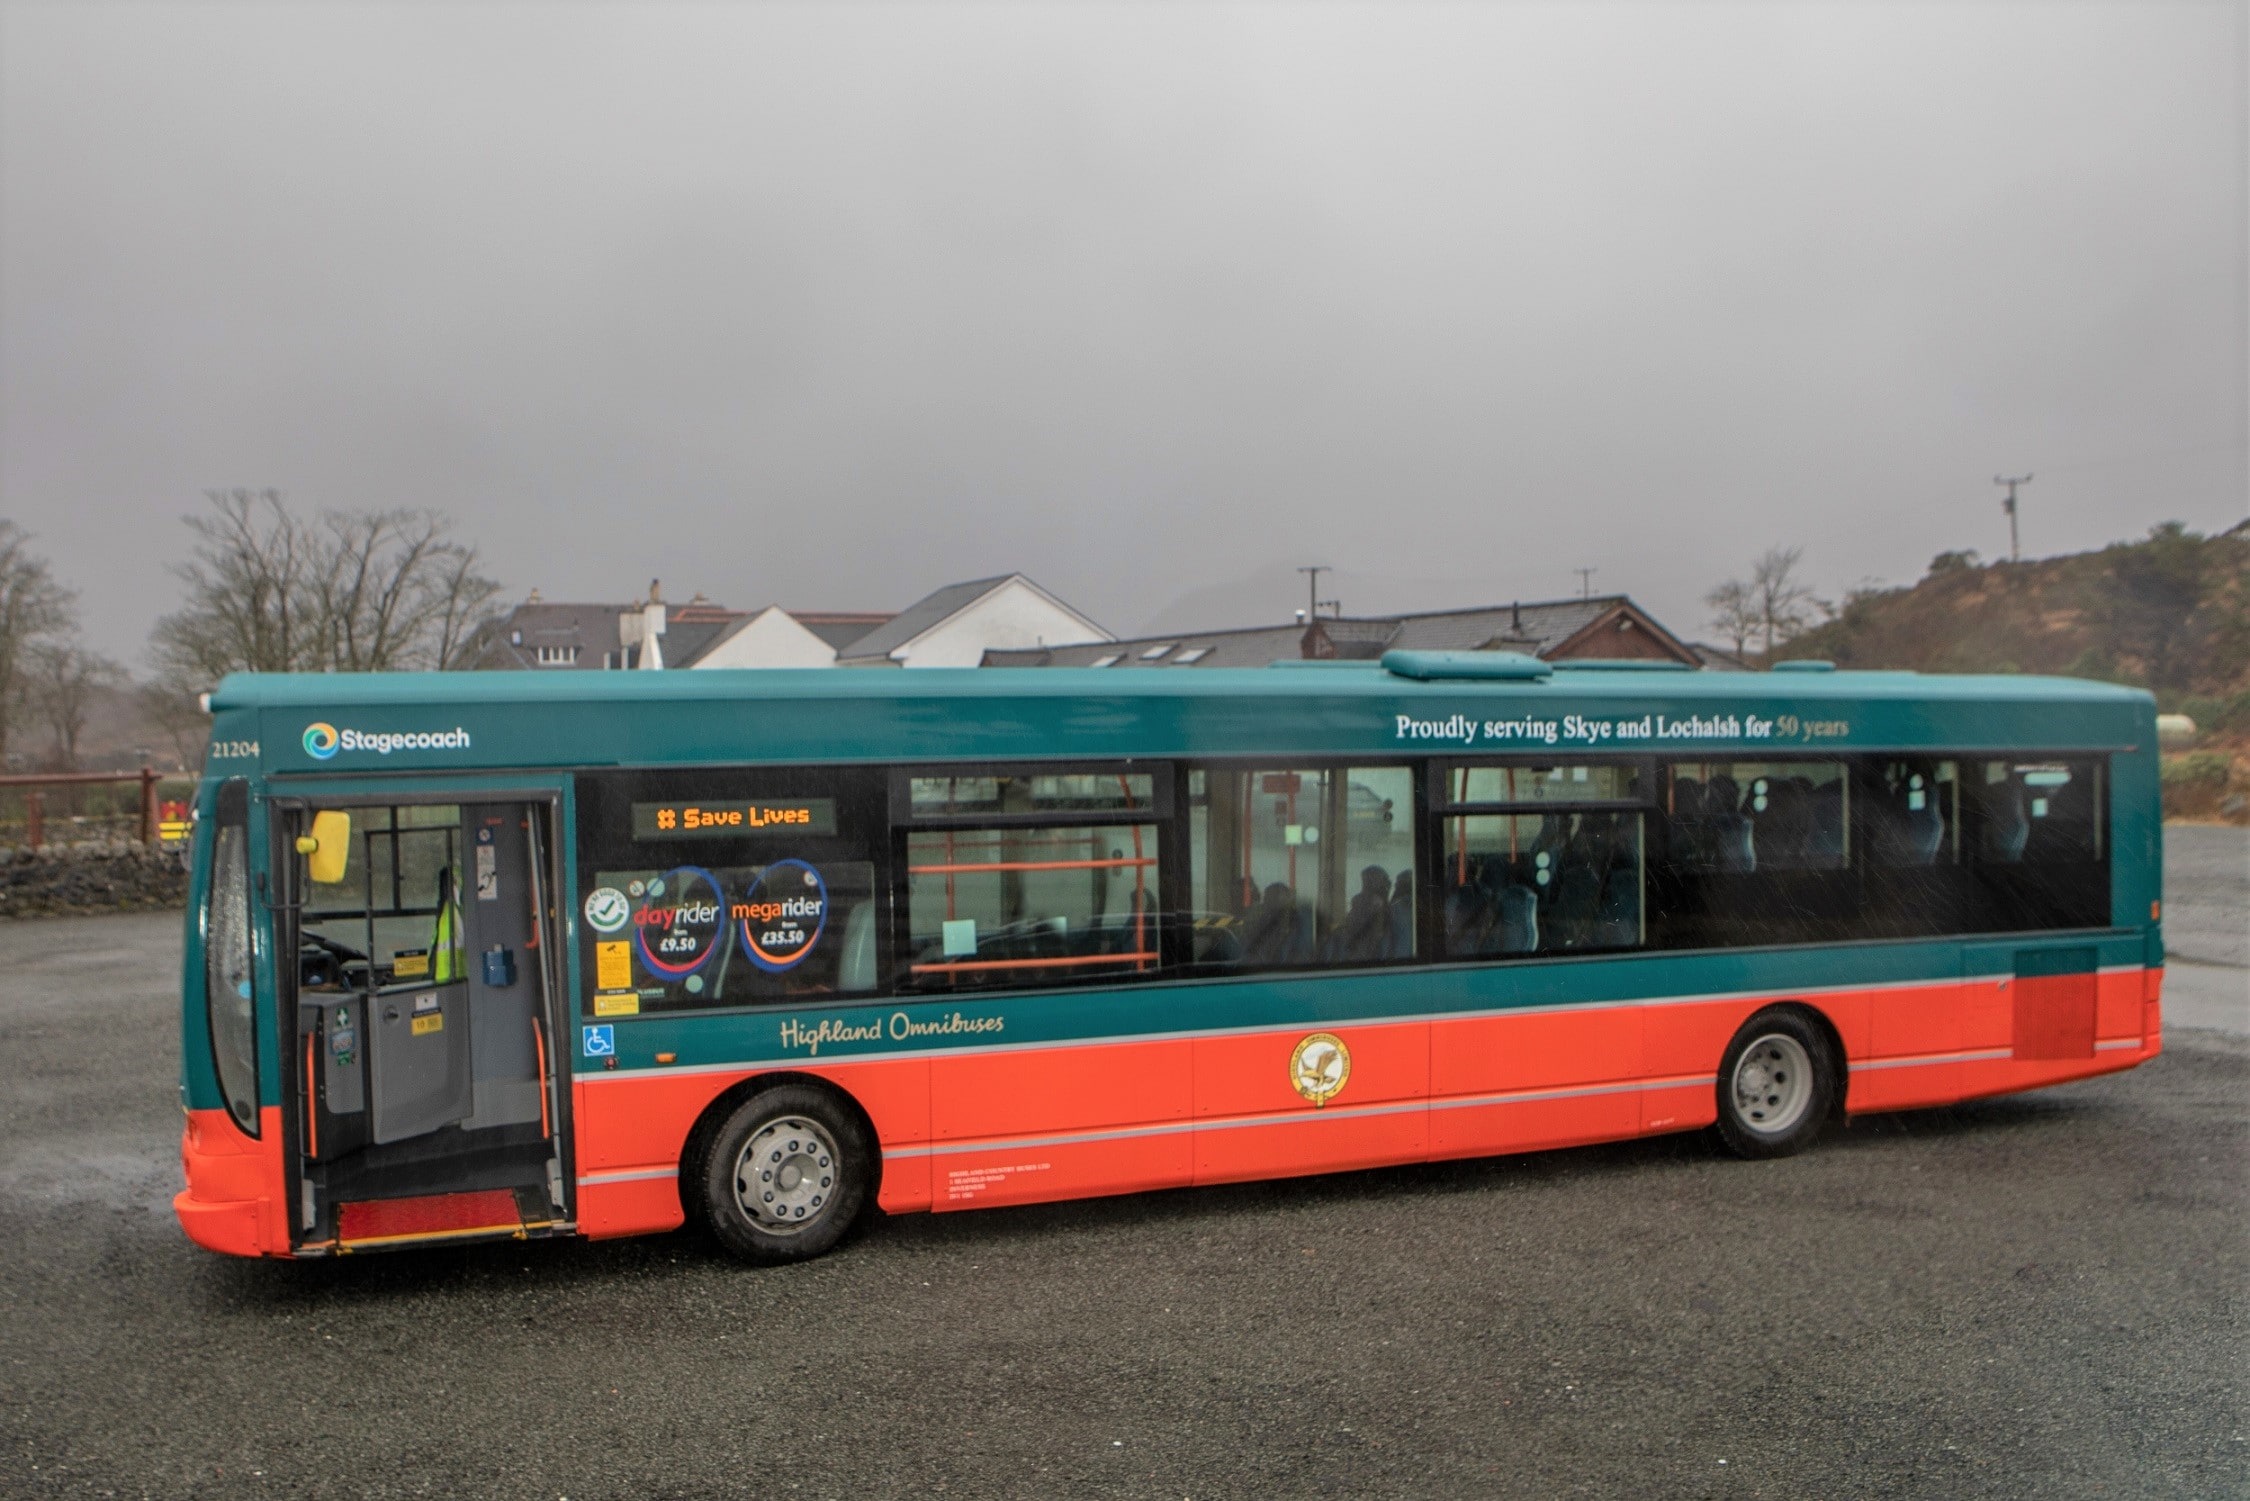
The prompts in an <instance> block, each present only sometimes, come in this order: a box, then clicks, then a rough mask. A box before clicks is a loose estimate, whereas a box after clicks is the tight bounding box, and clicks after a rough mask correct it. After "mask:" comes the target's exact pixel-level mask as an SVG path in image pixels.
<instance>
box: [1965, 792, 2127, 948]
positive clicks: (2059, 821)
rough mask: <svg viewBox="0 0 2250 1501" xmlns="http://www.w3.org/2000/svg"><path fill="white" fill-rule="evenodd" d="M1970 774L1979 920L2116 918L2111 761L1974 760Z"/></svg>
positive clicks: (2028, 922) (1999, 925)
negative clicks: (2107, 774) (2108, 785)
mask: <svg viewBox="0 0 2250 1501" xmlns="http://www.w3.org/2000/svg"><path fill="white" fill-rule="evenodd" d="M1963 769H1964V772H1965V775H1964V776H1963V778H1962V783H1963V786H1962V800H1963V802H1964V804H1966V806H1965V807H1964V809H1963V815H1962V824H1963V833H1962V839H1963V843H1964V844H1965V845H1966V846H1967V849H1968V866H1969V870H1970V872H1971V875H1972V877H1973V890H1974V895H1975V897H1976V899H1977V900H1978V901H1979V903H1980V904H1981V908H1982V910H1981V916H1980V920H1979V923H1978V925H1979V926H1980V927H1982V928H1989V929H1993V930H2024V929H2036V928H2087V927H2101V926H2104V925H2106V924H2107V923H2108V922H2109V920H2110V909H2109V842H2108V839H2107V838H2106V837H2105V835H2106V830H2107V824H2108V818H2109V812H2108V809H2107V807H2106V806H2105V799H2104V796H2103V793H2104V790H2105V789H2104V785H2103V772H2104V771H2105V770H2106V767H2105V765H2104V763H2103V762H2101V761H2099V760H2094V759H2091V758H2063V757H2053V758H2049V757H2028V756H2027V757H2019V758H2011V759H2008V760H2003V761H1971V762H1968V763H1966V764H1965V766H1964V768H1963Z"/></svg>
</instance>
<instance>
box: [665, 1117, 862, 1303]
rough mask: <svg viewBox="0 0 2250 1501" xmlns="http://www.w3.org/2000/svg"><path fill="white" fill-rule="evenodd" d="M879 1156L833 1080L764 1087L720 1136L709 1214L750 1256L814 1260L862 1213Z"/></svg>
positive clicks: (706, 1181) (737, 1250) (707, 1189)
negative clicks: (824, 1085) (831, 1085)
mask: <svg viewBox="0 0 2250 1501" xmlns="http://www.w3.org/2000/svg"><path fill="white" fill-rule="evenodd" d="M873 1162H874V1143H873V1142H872V1141H871V1140H870V1139H869V1136H868V1133H867V1128H866V1127H865V1126H863V1125H862V1124H861V1123H860V1122H859V1120H858V1118H857V1117H856V1116H854V1115H853V1114H852V1112H851V1111H849V1110H847V1109H845V1108H844V1107H843V1106H842V1105H841V1104H839V1103H838V1102H837V1100H836V1099H835V1097H834V1096H832V1095H830V1094H829V1093H828V1092H827V1091H826V1090H822V1089H815V1088H813V1087H811V1086H809V1085H804V1084H784V1085H781V1086H779V1087H777V1088H774V1089H768V1090H764V1091H762V1092H760V1093H758V1094H754V1095H752V1096H750V1098H749V1099H747V1100H744V1101H743V1102H742V1104H741V1105H739V1106H737V1107H736V1108H735V1111H734V1113H733V1114H732V1115H730V1116H728V1117H727V1119H726V1122H725V1124H723V1125H721V1126H720V1127H719V1130H718V1134H717V1135H716V1136H714V1137H713V1138H712V1141H711V1148H710V1152H709V1154H708V1156H706V1157H705V1159H704V1167H703V1213H704V1218H705V1220H706V1221H707V1222H708V1223H709V1225H710V1227H711V1233H712V1234H713V1235H716V1236H717V1237H718V1238H719V1244H721V1245H723V1246H725V1247H726V1248H727V1249H728V1250H729V1251H731V1252H733V1253H734V1254H735V1255H736V1256H739V1257H741V1258H742V1259H743V1260H745V1261H754V1262H760V1263H764V1264H769V1265H770V1264H773V1263H778V1262H787V1261H809V1260H810V1259H812V1258H813V1257H815V1256H819V1255H822V1254H823V1253H825V1252H827V1251H829V1250H832V1249H834V1247H835V1245H836V1243H837V1242H838V1241H840V1240H842V1239H843V1238H844V1235H845V1233H846V1232H847V1231H849V1230H850V1229H851V1228H852V1226H853V1225H854V1224H855V1223H857V1222H858V1220H859V1218H860V1214H861V1211H863V1210H864V1209H865V1208H866V1207H867V1188H868V1182H869V1179H870V1176H871V1172H870V1170H871V1167H872V1164H873Z"/></svg>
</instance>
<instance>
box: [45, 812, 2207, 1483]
mask: <svg viewBox="0 0 2250 1501" xmlns="http://www.w3.org/2000/svg"><path fill="white" fill-rule="evenodd" d="M2229 832H2231V831H2229ZM2189 843H2190V842H2189V841H2181V840H2178V839H2175V840H2174V850H2175V852H2176V854H2175V858H2178V852H2181V851H2184V850H2185V849H2186V848H2187V846H2188V844H2189ZM2191 858H2193V857H2192V856H2191ZM2217 858H2222V859H2223V858H2224V855H2223V851H2222V852H2221V855H2220V856H2218V857H2217ZM2170 900H2171V902H2172V906H2171V909H2170V915H2171V917H2172V919H2173V929H2172V932H2173V940H2174V942H2176V943H2184V942H2186V941H2187V935H2188V934H2191V933H2193V932H2195V931H2197V930H2196V928H2195V926H2194V924H2193V922H2192V921H2183V917H2184V915H2185V914H2183V910H2182V909H2183V907H2184V906H2185V905H2186V903H2184V902H2183V901H2182V898H2181V896H2180V895H2179V894H2175V895H2174V896H2173V897H2172V898H2171V899H2170ZM2240 914H2241V909H2240V908H2239V907H2238V908H2236V910H2235V913H2234V915H2233V918H2232V920H2233V921H2234V922H2235V923H2236V924H2237V925H2238V929H2239V924H2240V922H2241V915H2240ZM2219 917H2220V921H2221V926H2222V928H2223V925H2224V922H2225V921H2226V920H2227V916H2226V914H2225V913H2224V912H2223V911H2222V912H2221V913H2220V914H2219ZM178 930H179V919H178V917H177V916H176V915H174V916H169V917H149V916H126V917H112V918H89V919H58V920H54V921H49V922H40V923H20V924H10V925H0V1049H4V1050H5V1054H6V1056H7V1058H8V1061H9V1074H8V1078H9V1085H8V1089H7V1091H6V1092H5V1094H0V1126H4V1128H5V1129H4V1130H0V1240H4V1244H5V1246H6V1250H5V1252H4V1253H0V1494H7V1495H31V1496H45V1495H57V1496H61V1495H71V1496H78V1495H101V1494H118V1495H152V1496H161V1497H178V1496H245V1495H261V1494H271V1495H275V1496H382V1497H388V1496H416V1495H497V1496H524V1497H535V1496H536V1497H568V1498H572V1501H594V1498H601V1497H630V1496H659V1497H662V1496H676V1497H691V1496H692V1497H700V1496H715V1495H741V1496H759V1497H790V1496H807V1497H813V1496H849V1497H854V1498H860V1497H871V1496H891V1495H905V1494H915V1495H922V1494H947V1495H968V1496H986V1495H991V1496H1017V1495H1022V1496H1063V1495H1071V1496H1078V1495H1098V1496H1132V1497H1141V1496H1148V1497H1197V1498H1200V1497H1228V1496H1269V1495H1278V1494H1294V1495H1313V1496H1321V1495H1351V1496H1365V1495H1400V1496H1421V1495H1428V1496H1460V1495H1524V1496H1562V1495H1602V1496H1651V1495H1661V1496H1676V1497H1699V1496H1710V1497H1735V1496H1771V1497H1801V1496H1824V1495H1853V1496H1936V1495H1944V1496H2042V1497H2051V1496H2094V1495H2110V1496H2136V1497H2139V1496H2194V1497H2209V1496H2219V1495H2241V1494H2245V1493H2250V1414H2246V1404H2250V1379H2246V1377H2250V1369H2246V1365H2250V1362H2246V1357H2245V1354H2244V1352H2245V1350H2250V1338H2246V1337H2245V1336H2246V1334H2250V1331H2246V1329H2245V1327H2244V1326H2245V1322H2246V1320H2245V1310H2244V1303H2243V1289H2244V1288H2245V1286H2246V1285H2250V1275H2246V1274H2250V1237H2246V1234H2245V1226H2246V1224H2250V1218H2246V1215H2245V1207H2246V1205H2245V1201H2246V1198H2250V1193H2246V1174H2245V1172H2244V1164H2245V1161H2246V1157H2245V1147H2246V1144H2250V1142H2246V1138H2250V1122H2246V1115H2250V1112H2246V1110H2245V1100H2246V1087H2245V1086H2246V1084H2250V1043H2246V1042H2244V1041H2243V1040H2241V1039H2238V1038H2235V1037H2231V1036H2227V1035H2223V1034H2220V1033H2214V1032H2192V1031H2183V1032H2179V1033H2176V1034H2175V1035H2174V1037H2173V1038H2172V1040H2171V1047H2170V1051H2169V1052H2168V1053H2167V1054H2166V1055H2165V1056H2164V1057H2162V1058H2160V1059H2158V1060H2157V1061H2156V1062H2154V1063H2152V1064H2150V1065H2148V1066H2147V1067H2145V1068H2143V1069H2140V1070H2138V1071H2136V1072H2134V1073H2130V1074H2125V1075H2120V1076H2115V1077H2112V1078H2108V1079H2102V1080H2096V1081H2092V1082H2089V1083H2086V1084H2079V1085H2072V1086H2069V1087H2066V1088H2062V1089H2057V1090H2050V1091H2046V1092H2044V1093H2041V1094H2036V1095H2029V1096H2021V1097H2017V1098H2013V1099H2007V1100H1997V1101H1989V1102H1984V1103H1980V1104H1976V1105H1973V1106H1966V1107H1961V1108H1957V1109H1953V1110H1947V1111H1937V1112H1928V1113H1923V1114H1917V1115H1910V1116H1885V1117H1872V1118H1865V1119H1862V1120H1860V1121H1858V1122H1856V1123H1855V1124H1854V1125H1853V1126H1852V1128H1851V1129H1850V1130H1849V1131H1847V1132H1844V1133H1842V1134H1840V1135H1838V1136H1836V1137H1834V1138H1833V1139H1831V1140H1829V1141H1827V1142H1825V1143H1823V1144H1822V1146H1821V1147H1820V1148H1819V1149H1817V1150H1816V1151H1814V1152H1812V1153H1810V1154H1808V1155H1805V1156H1802V1157H1798V1158H1793V1159H1790V1160H1788V1161H1784V1162H1779V1163H1767V1164H1746V1163H1739V1162H1734V1161H1731V1160H1725V1159H1722V1158H1720V1157H1718V1156H1716V1155H1714V1154H1713V1153H1712V1152H1711V1151H1710V1150H1709V1149H1708V1148H1707V1147H1706V1146H1705V1145H1704V1144H1703V1143H1702V1141H1701V1140H1700V1139H1699V1138H1695V1137H1680V1138H1665V1139H1661V1140H1656V1141H1648V1142H1637V1143H1628V1144H1623V1145H1618V1146H1611V1147H1602V1148H1593V1149H1587V1150H1583V1151H1573V1152H1562V1153H1550V1154H1545V1155H1541V1156H1534V1157H1524V1158H1515V1159H1509V1160H1504V1161H1497V1162H1485V1163H1470V1164H1457V1165H1450V1166H1444V1167H1429V1168H1414V1169H1407V1170H1398V1171H1390V1172H1381V1173H1362V1174H1352V1175H1346V1176H1340V1177H1333V1178H1324V1179H1315V1180H1304V1181H1298V1182H1293V1183H1282V1184H1264V1185H1256V1186H1250V1187H1242V1188H1228V1189H1212V1190H1200V1191H1184V1192H1178V1193H1168V1194H1156V1195H1147V1196H1142V1197H1137V1198H1131V1199H1121V1200H1111V1201H1100V1202H1093V1203H1084V1204H1074V1205H1062V1206H1054V1207H1047V1208H1036V1209H1020V1210H994V1211H985V1212H981V1213H974V1214H964V1215H957V1216H947V1217H939V1218H933V1217H930V1216H917V1217H912V1218H905V1219H898V1220H891V1221H886V1222H882V1223H880V1224H878V1225H876V1226H875V1227H874V1228H873V1230H872V1232H871V1233H870V1234H869V1235H867V1236H866V1237H865V1238H863V1239H862V1240H860V1241H858V1242H857V1243H855V1244H853V1245H850V1246H848V1247H846V1248H845V1249H844V1250H843V1251H842V1252H841V1253H840V1254H838V1255H836V1256H833V1257H830V1258H828V1259H827V1260H825V1261H821V1262H817V1263H814V1264H812V1265H809V1266H804V1267H796V1268H790V1269H786V1270H780V1271H748V1270H744V1269H740V1268H738V1267H736V1266H734V1265H732V1264H730V1263H728V1262H725V1261H723V1260H722V1259H720V1258H719V1257H718V1256H717V1255H716V1253H714V1252H713V1251H712V1250H711V1249H709V1248H708V1246H707V1245H706V1244H705V1243H704V1242H702V1241H700V1240H698V1239H696V1238H693V1237H691V1236H686V1235H680V1236H666V1237H658V1238H653V1239H647V1240H641V1241H633V1242H625V1243H619V1244H611V1245H568V1244H564V1245H542V1246H515V1245H510V1246H505V1247H481V1248H469V1249H456V1250H451V1251H427V1252H412V1253H400V1254H396V1255H391V1256H379V1257H365V1258H358V1259H355V1260H352V1261H347V1262H341V1263H313V1264H306V1265H267V1264H256V1263H242V1262H235V1261H230V1260H225V1259H222V1258H218V1257H214V1256H210V1255H207V1254H205V1253H203V1252H201V1251H198V1250H196V1249H194V1248H193V1247H191V1246H190V1245H188V1243H187V1242H186V1241H185V1240H184V1239H183V1238H182V1237H181V1235H180V1233H179V1231H178V1229H177V1227H176V1226H175V1225H174V1223H173V1221H172V1219H171V1215H170V1210H169V1202H168V1201H169V1197H170V1194H171V1193H172V1191H173V1190H174V1188H175V1187H176V1186H177V1179H178V1172H179V1169H178V1162H177V1155H176V1153H177V1146H176V1142H177V1132H178V1114H177V1111H176V1109H175V1108H174V1105H173V1098H174V1057H175V1049H176V1042H175V1040H174V1039H175V1037H176V1025H177V1024H176V1021H175V1010H174V1007H175V1001H174V999H173V989H172V987H173V985H174V984H175V983H176V982H175V979H174V973H173V969H172V965H173V963H174V962H175V961H174V957H173V956H174V955H176V952H177V941H178V940H177V934H178ZM2214 957H2219V956H2214Z"/></svg>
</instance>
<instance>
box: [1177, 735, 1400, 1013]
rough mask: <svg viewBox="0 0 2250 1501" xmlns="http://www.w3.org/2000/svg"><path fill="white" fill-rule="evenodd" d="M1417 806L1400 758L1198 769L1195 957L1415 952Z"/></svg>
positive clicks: (1355, 960) (1310, 957) (1191, 794)
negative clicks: (1394, 761)
mask: <svg viewBox="0 0 2250 1501" xmlns="http://www.w3.org/2000/svg"><path fill="white" fill-rule="evenodd" d="M1414 806H1415V802H1414V773H1413V770H1412V769H1411V768H1410V767H1404V766H1351V767H1343V766H1331V767H1301V768H1276V769H1266V768H1257V769H1251V770H1225V769H1217V768H1206V769H1198V770H1195V771H1191V772H1190V773H1189V774H1188V830H1189V840H1190V843H1191V844H1192V846H1193V850H1194V855H1193V860H1192V862H1191V863H1192V867H1193V869H1192V872H1191V881H1190V888H1191V900H1192V903H1193V907H1194V924H1195V933H1194V940H1193V950H1192V952H1193V954H1194V956H1195V959H1196V961H1197V962H1198V963H1202V964H1215V965H1225V966H1239V967H1242V968H1271V967H1279V966H1287V965H1302V964H1374V963H1381V962H1385V961H1389V960H1396V959H1411V958H1412V957H1414V952H1415V933H1416V926H1415V902H1416V893H1415V889H1414V816H1413V809H1414Z"/></svg>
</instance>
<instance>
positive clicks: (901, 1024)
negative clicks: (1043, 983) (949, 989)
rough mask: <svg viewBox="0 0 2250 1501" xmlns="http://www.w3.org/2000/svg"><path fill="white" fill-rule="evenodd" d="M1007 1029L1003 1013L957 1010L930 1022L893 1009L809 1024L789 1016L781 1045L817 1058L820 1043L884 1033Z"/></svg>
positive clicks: (908, 1037)
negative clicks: (876, 1014)
mask: <svg viewBox="0 0 2250 1501" xmlns="http://www.w3.org/2000/svg"><path fill="white" fill-rule="evenodd" d="M1007 1029H1008V1019H1007V1018H1006V1017H1004V1016H964V1015H962V1014H961V1013H960V1012H958V1011H950V1012H947V1013H946V1014H945V1015H944V1016H941V1017H938V1018H937V1019H935V1020H933V1021H924V1020H921V1019H918V1018H916V1017H914V1016H912V1015H909V1014H908V1013H907V1012H904V1011H893V1012H892V1013H891V1014H890V1016H889V1017H888V1018H883V1017H871V1018H869V1019H868V1020H866V1021H863V1022H862V1021H837V1020H835V1019H834V1018H830V1019H828V1020H826V1021H822V1022H819V1023H816V1024H808V1023H805V1022H800V1021H797V1020H796V1019H795V1018H791V1019H790V1020H788V1021H785V1022H783V1023H782V1024H781V1045H782V1046H783V1047H785V1048H803V1049H804V1050H805V1053H806V1056H808V1057H812V1058H817V1057H819V1056H820V1049H821V1045H822V1044H823V1043H846V1042H881V1041H882V1040H883V1039H884V1037H885V1036H886V1035H887V1036H888V1037H889V1038H890V1039H891V1040H892V1041H893V1042H910V1041H913V1040H914V1039H915V1038H919V1037H963V1036H971V1035H975V1034H977V1033H993V1032H1005V1031H1006V1030H1007Z"/></svg>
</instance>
